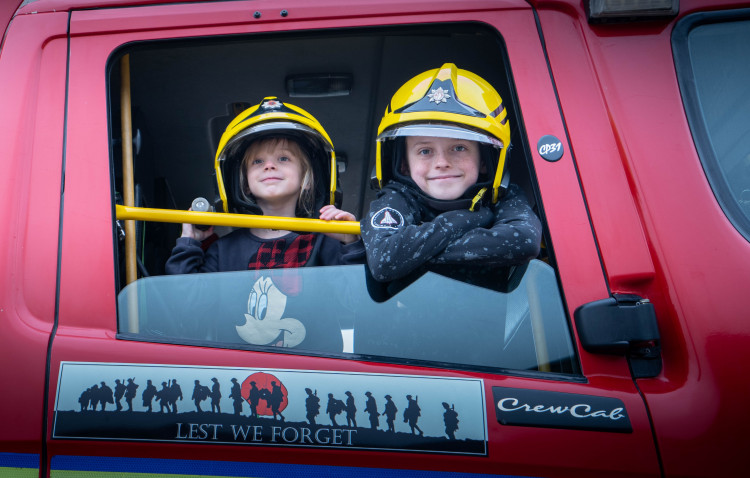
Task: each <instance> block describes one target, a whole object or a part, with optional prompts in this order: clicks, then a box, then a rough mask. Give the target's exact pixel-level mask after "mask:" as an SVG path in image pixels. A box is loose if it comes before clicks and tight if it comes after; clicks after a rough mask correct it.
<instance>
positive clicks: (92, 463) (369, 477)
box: [51, 455, 517, 478]
mask: <svg viewBox="0 0 750 478" xmlns="http://www.w3.org/2000/svg"><path fill="white" fill-rule="evenodd" d="M51 470H52V472H53V475H54V471H78V472H87V475H88V476H97V475H95V474H96V473H97V472H98V473H101V475H98V476H102V477H103V476H105V474H106V473H111V472H120V473H122V472H126V473H149V474H151V475H154V474H166V475H174V476H188V475H190V476H204V477H205V476H212V477H243V478H250V477H263V478H290V477H295V476H304V477H306V478H349V477H351V476H356V477H358V478H387V477H393V478H427V477H430V478H479V477H483V476H495V477H500V478H517V477H516V476H515V475H513V476H511V475H484V474H477V473H457V472H445V471H426V470H398V469H385V468H358V467H352V466H322V465H293V464H283V463H249V462H227V461H206V460H171V459H161V458H119V457H91V456H68V455H57V456H54V457H52V461H51Z"/></svg>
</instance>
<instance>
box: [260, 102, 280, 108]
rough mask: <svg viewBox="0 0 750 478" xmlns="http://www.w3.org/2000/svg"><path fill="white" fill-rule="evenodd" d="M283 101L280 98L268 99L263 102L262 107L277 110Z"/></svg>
mask: <svg viewBox="0 0 750 478" xmlns="http://www.w3.org/2000/svg"><path fill="white" fill-rule="evenodd" d="M281 106H282V103H281V101H278V100H266V101H264V102H263V103H261V105H260V107H261V108H263V109H264V110H277V109H279V108H281Z"/></svg>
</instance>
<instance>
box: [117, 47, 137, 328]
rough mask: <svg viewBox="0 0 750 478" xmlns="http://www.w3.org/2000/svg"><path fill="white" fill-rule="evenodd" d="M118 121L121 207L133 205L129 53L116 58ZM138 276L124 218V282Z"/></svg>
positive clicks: (133, 323) (129, 224) (130, 227)
mask: <svg viewBox="0 0 750 478" xmlns="http://www.w3.org/2000/svg"><path fill="white" fill-rule="evenodd" d="M120 82H121V85H120V123H121V129H122V196H123V201H124V203H125V206H130V207H133V206H135V192H134V191H135V187H134V181H133V124H132V117H131V111H130V110H131V104H130V55H125V56H123V57H122V59H121V60H120ZM137 278H138V263H137V251H136V237H135V221H133V220H126V221H125V281H126V283H127V284H130V283H132V282H134V281H135V280H136V279H137ZM129 296H130V297H131V298H132V299H131V300H129V304H128V308H129V311H128V312H129V314H128V317H129V323H128V326H129V328H130V332H132V333H137V332H138V313H137V310H138V309H137V295H136V294H135V291H132V292H131V293H130V294H129Z"/></svg>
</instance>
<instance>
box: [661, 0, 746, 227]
mask: <svg viewBox="0 0 750 478" xmlns="http://www.w3.org/2000/svg"><path fill="white" fill-rule="evenodd" d="M748 20H750V9H737V10H727V11H720V12H699V13H694V14H691V15H687V16H686V17H684V18H682V19H681V20H680V21H679V22H677V24H676V26H675V28H674V30H673V31H672V52H673V55H674V62H675V73H676V76H677V82H678V84H679V88H680V93H681V96H682V101H683V105H684V108H685V114H686V116H687V120H688V125H689V127H690V131H691V133H692V137H693V142H694V143H695V148H696V151H697V152H698V157H699V158H700V161H701V165H702V166H703V170H704V172H705V174H706V177H707V178H708V182H709V184H710V186H711V190H712V191H713V193H714V196H715V197H716V200H717V202H718V203H719V206H720V207H721V209H722V210H723V211H724V214H725V215H726V217H727V218H728V219H729V221H730V222H731V223H732V225H733V226H734V228H735V229H736V230H737V231H738V232H739V233H740V234H741V235H742V236H743V237H744V238H745V239H746V240H748V241H750V217H748V215H746V214H745V213H744V212H743V211H742V209H741V208H740V205H739V204H738V201H737V199H736V198H735V197H734V195H733V194H732V191H731V189H730V187H729V185H728V183H727V181H726V180H725V178H724V171H723V169H722V165H721V163H720V158H718V157H717V156H716V154H715V152H714V149H713V147H712V144H711V136H710V133H709V131H708V127H707V125H706V123H705V122H704V121H703V113H702V108H701V98H700V96H699V92H698V89H697V87H696V83H695V75H694V68H693V63H692V59H691V56H690V48H689V37H690V33H691V32H692V31H693V30H694V29H695V28H697V27H700V26H704V25H713V24H719V23H729V22H735V21H748Z"/></svg>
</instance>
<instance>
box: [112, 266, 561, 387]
mask: <svg viewBox="0 0 750 478" xmlns="http://www.w3.org/2000/svg"><path fill="white" fill-rule="evenodd" d="M517 273H518V274H517V278H516V280H514V281H512V285H510V286H509V288H508V289H507V290H506V291H502V292H498V291H495V290H490V289H486V288H483V287H476V286H473V285H470V284H466V283H463V282H460V281H456V280H454V279H449V278H447V277H444V276H441V275H438V274H434V273H431V272H429V273H427V274H425V275H424V276H422V277H421V278H420V279H419V280H417V281H416V282H414V283H413V284H411V285H410V286H409V287H407V288H406V289H404V290H402V291H401V292H399V293H398V294H396V295H395V296H394V297H391V298H389V299H388V300H385V301H383V302H376V301H374V300H373V298H372V297H371V295H370V293H369V292H368V284H367V282H368V279H367V276H366V274H367V272H366V271H365V269H364V266H359V265H351V266H330V267H305V268H299V269H270V270H262V271H246V272H244V271H243V272H221V273H204V274H184V275H172V276H159V277H148V278H142V279H140V280H138V281H135V282H133V283H131V284H130V285H128V286H127V287H125V289H123V291H122V292H121V293H120V295H119V298H118V304H119V311H120V327H119V329H120V331H121V332H129V333H138V334H141V335H144V336H147V337H151V338H161V339H165V340H170V341H177V342H183V343H195V344H206V343H207V342H213V343H215V344H217V345H221V346H229V347H239V348H242V347H243V346H268V347H282V348H288V349H290V350H298V351H304V352H320V353H342V352H344V353H355V354H360V355H367V356H383V357H391V358H402V359H409V360H424V361H434V362H443V363H450V364H461V365H470V366H484V367H501V368H510V369H519V370H547V371H551V370H554V371H566V372H571V371H572V370H573V368H572V360H573V358H574V357H573V355H574V354H573V349H572V346H571V344H570V342H569V340H568V337H569V336H570V333H569V330H568V327H567V322H566V319H565V311H564V307H563V304H562V300H561V298H560V294H559V292H558V290H557V280H556V278H555V273H554V271H553V270H552V268H551V267H550V266H549V265H548V264H546V263H544V262H542V261H539V260H533V261H531V263H530V264H529V265H528V266H526V267H523V268H521V269H519V270H518V271H517Z"/></svg>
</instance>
